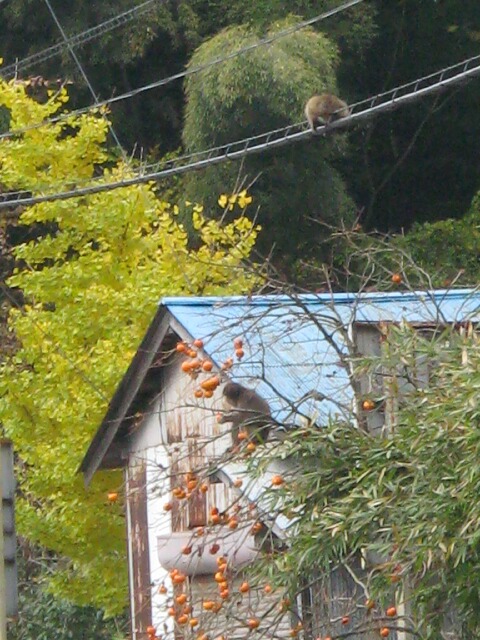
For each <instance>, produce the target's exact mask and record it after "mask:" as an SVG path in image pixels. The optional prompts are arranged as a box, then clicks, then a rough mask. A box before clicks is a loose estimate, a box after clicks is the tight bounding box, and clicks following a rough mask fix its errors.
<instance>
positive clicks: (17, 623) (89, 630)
mask: <svg viewBox="0 0 480 640" xmlns="http://www.w3.org/2000/svg"><path fill="white" fill-rule="evenodd" d="M55 564H56V563H55V561H53V560H52V559H49V558H48V557H45V556H42V554H40V552H39V550H38V549H35V550H32V549H29V553H28V554H26V555H25V556H22V557H21V558H20V561H19V563H18V576H19V603H18V610H19V613H18V617H17V618H16V619H15V620H14V621H12V622H11V624H10V625H9V628H8V637H9V638H11V639H12V640H51V639H52V638H57V640H87V639H88V640H112V638H118V639H119V640H120V638H121V637H122V635H123V636H124V635H125V634H121V633H120V632H119V627H118V623H123V627H124V628H125V629H126V628H127V624H126V620H113V619H109V620H105V619H103V616H102V612H101V611H98V610H96V609H94V608H93V607H78V606H76V605H74V604H72V603H71V602H68V601H67V600H64V599H62V598H57V597H55V596H54V595H52V594H51V593H50V592H49V591H48V589H47V588H46V584H47V583H48V580H46V576H47V575H48V573H49V572H50V571H52V570H55Z"/></svg>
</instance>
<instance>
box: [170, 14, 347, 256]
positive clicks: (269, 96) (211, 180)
mask: <svg viewBox="0 0 480 640" xmlns="http://www.w3.org/2000/svg"><path fill="white" fill-rule="evenodd" d="M294 21H295V18H293V17H291V18H289V19H287V20H283V21H278V22H276V23H275V24H274V25H273V26H272V27H271V29H270V30H269V32H268V34H267V35H272V34H274V33H276V32H277V31H280V30H283V29H285V28H286V27H287V26H288V25H290V24H292V22H294ZM257 40H258V35H257V33H256V32H255V31H254V30H253V29H249V28H247V27H232V28H229V29H226V30H224V31H222V32H221V33H219V34H218V35H217V36H215V37H214V38H212V39H211V40H209V41H208V42H206V43H205V44H203V45H202V46H201V47H200V48H199V49H198V50H197V51H196V52H195V54H194V56H193V57H192V59H191V62H190V65H191V66H196V65H200V64H202V63H204V62H205V61H207V60H211V59H212V58H216V57H218V56H224V55H228V54H229V53H231V52H233V51H235V50H236V49H238V48H240V47H244V46H249V45H252V44H253V43H255V42H257ZM337 64H338V55H337V49H336V47H335V45H334V44H333V43H332V42H331V41H330V40H329V39H328V38H327V37H326V36H324V35H323V34H321V33H316V32H315V31H314V30H313V29H305V30H303V31H301V32H297V33H294V34H292V35H289V36H286V37H282V38H281V39H279V40H276V41H274V42H272V44H271V45H269V46H268V47H259V48H256V49H253V50H252V51H250V52H249V53H248V54H246V55H244V56H239V57H234V58H232V59H230V60H227V61H226V62H224V63H223V64H222V65H218V66H215V67H211V68H209V69H208V70H206V71H204V72H201V73H198V74H196V75H195V76H191V77H189V78H188V80H187V82H186V93H187V98H188V103H187V107H186V114H185V127H184V132H183V138H184V143H185V146H186V148H187V149H188V151H196V150H199V149H202V148H206V147H210V146H213V145H221V144H225V143H227V142H231V141H234V140H240V139H243V138H245V137H248V136H252V135H256V134H259V133H263V132H266V131H269V130H271V129H275V128H277V127H282V126H285V125H288V124H293V123H296V122H299V121H301V120H303V119H304V115H303V107H304V104H305V102H306V100H307V99H308V98H309V97H310V96H311V95H313V94H314V93H321V92H323V91H327V90H328V91H332V92H333V93H336V92H337V88H336V79H335V68H336V66H337ZM342 142H343V141H342V140H341V138H340V137H338V136H337V137H335V138H334V140H333V143H332V142H331V141H330V140H326V139H320V140H308V141H307V142H306V143H305V144H302V145H296V146H291V147H289V148H287V149H286V150H276V151H275V153H272V154H269V153H265V154H263V155H262V156H261V157H251V158H248V159H247V160H246V161H245V163H244V164H243V165H242V166H241V168H240V169H239V166H237V165H234V166H230V165H224V166H222V167H221V168H220V169H217V168H216V167H213V168H210V169H208V170H207V171H203V172H202V173H195V174H194V173H192V174H190V175H189V176H188V177H187V179H186V188H187V191H188V193H189V196H190V197H191V198H194V199H201V200H202V201H205V202H207V203H208V202H211V200H210V201H209V198H210V199H211V198H212V193H213V192H215V193H218V191H220V190H221V189H224V188H225V185H228V186H229V188H231V189H233V186H234V185H235V183H236V182H237V183H238V181H239V180H238V172H239V171H240V176H241V178H240V182H242V180H243V181H244V182H246V183H247V184H248V182H249V181H250V180H252V178H257V180H256V182H255V184H254V186H253V188H252V189H253V190H252V193H253V194H254V195H255V196H256V203H257V204H258V205H259V206H260V212H259V220H260V221H261V222H262V224H263V225H264V226H265V228H266V229H267V231H268V235H266V236H265V243H264V244H263V245H261V246H262V248H264V249H269V248H270V247H271V245H272V241H273V242H274V243H275V244H276V246H277V249H278V255H279V256H281V261H282V263H283V265H284V267H285V253H286V254H287V255H290V256H293V257H296V256H298V255H300V256H302V257H303V258H304V257H305V256H306V254H308V253H309V252H312V251H315V253H317V252H318V239H319V238H321V237H322V236H324V235H325V230H324V229H323V228H322V227H321V226H320V224H319V222H333V221H336V222H340V220H341V219H344V220H349V219H350V218H351V216H352V204H351V201H350V199H349V197H348V195H347V193H346V189H345V185H344V183H343V180H342V178H341V177H340V175H339V173H338V172H337V171H336V169H335V168H334V166H333V165H332V158H333V157H334V156H335V150H336V149H338V148H341V147H342ZM212 189H213V190H214V191H213V192H212ZM309 218H312V220H309ZM279 259H280V258H279ZM287 268H288V267H287Z"/></svg>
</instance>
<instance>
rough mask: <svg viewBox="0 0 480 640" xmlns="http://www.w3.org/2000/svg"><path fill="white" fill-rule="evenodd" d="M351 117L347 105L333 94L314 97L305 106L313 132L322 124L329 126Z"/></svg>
mask: <svg viewBox="0 0 480 640" xmlns="http://www.w3.org/2000/svg"><path fill="white" fill-rule="evenodd" d="M349 115H350V109H349V108H348V105H347V103H346V102H345V101H344V100H341V99H340V98H337V96H334V95H332V94H331V93H322V94H321V95H319V96H312V97H311V98H310V99H309V100H308V101H307V104H306V105H305V116H306V118H307V120H308V124H309V126H310V128H311V129H312V131H315V130H316V128H317V127H318V126H319V125H321V124H329V123H330V122H334V121H335V120H339V119H340V118H346V117H347V116H349Z"/></svg>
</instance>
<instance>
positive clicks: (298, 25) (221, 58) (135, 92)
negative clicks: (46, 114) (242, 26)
mask: <svg viewBox="0 0 480 640" xmlns="http://www.w3.org/2000/svg"><path fill="white" fill-rule="evenodd" d="M363 1H364V0H348V2H345V3H344V4H342V5H339V6H338V7H336V8H335V9H331V10H330V11H325V12H324V13H322V14H320V15H318V16H315V17H314V18H310V19H309V20H304V21H302V22H297V23H296V24H294V25H292V26H291V27H288V28H286V29H283V30H282V31H278V32H277V33H274V34H272V35H271V36H266V37H264V38H260V39H259V40H257V41H256V42H254V43H253V44H249V45H246V46H245V47H241V48H240V49H237V50H236V51H232V53H229V54H227V55H226V56H219V57H218V58H213V59H212V60H209V61H208V62H205V63H203V64H199V65H197V66H195V67H190V68H189V69H186V70H185V71H181V72H180V73H176V74H174V75H172V76H168V77H167V78H163V79H161V80H156V81H155V82H151V83H149V84H146V85H143V86H142V87H138V88H137V89H132V90H131V91H127V92H126V93H123V94H120V95H118V96H113V97H112V98H109V99H107V100H102V101H97V102H96V103H95V104H93V105H90V106H88V107H83V108H81V109H76V110H75V111H69V112H68V113H63V114H61V115H59V116H56V117H53V118H47V119H46V120H43V122H38V123H36V124H32V125H28V126H26V127H21V128H20V129H14V130H11V131H7V132H5V133H2V134H0V140H1V139H3V138H10V137H12V136H14V135H17V134H21V133H26V132H27V131H31V130H33V129H38V128H40V127H44V126H46V125H49V124H55V123H57V122H62V121H64V120H68V119H70V118H71V117H73V116H77V115H82V114H83V113H87V112H88V111H91V110H93V109H100V108H101V107H106V106H109V105H112V104H114V103H116V102H120V101H122V100H126V99H128V98H133V97H135V96H138V95H140V94H142V93H145V92H146V91H150V90H151V89H157V88H158V87H163V86H165V85H167V84H170V83H171V82H174V81H175V80H180V79H181V78H186V77H187V76H191V75H194V74H196V73H199V72H200V71H205V70H206V69H209V68H210V67H213V66H214V65H217V64H221V63H222V62H225V61H227V60H231V59H233V58H236V57H238V56H240V55H242V54H244V53H247V52H249V51H253V50H254V49H257V48H258V47H261V46H264V45H267V44H271V43H272V42H275V41H276V40H279V39H280V38H283V37H285V36H288V35H291V34H293V33H296V32H297V31H300V30H301V29H305V28H306V27H308V26H311V25H312V24H315V23H316V22H320V21H322V20H325V19H326V18H330V17H331V16H334V15H336V14H338V13H341V12H342V11H345V10H346V9H350V7H353V6H355V5H356V4H360V3H361V2H363Z"/></svg>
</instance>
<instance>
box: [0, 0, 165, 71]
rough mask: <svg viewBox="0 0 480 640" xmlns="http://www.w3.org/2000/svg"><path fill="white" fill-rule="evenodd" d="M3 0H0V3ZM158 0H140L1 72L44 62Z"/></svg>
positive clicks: (140, 13) (127, 18)
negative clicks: (134, 5) (140, 0)
mask: <svg viewBox="0 0 480 640" xmlns="http://www.w3.org/2000/svg"><path fill="white" fill-rule="evenodd" d="M4 1H5V0H0V4H1V3H2V2H4ZM157 2H158V0H146V2H142V3H141V4H139V5H137V6H136V7H133V8H132V9H128V10H127V11H124V12H123V13H119V14H118V15H116V16H114V17H113V18H109V19H108V20H105V21H104V22H101V23H100V24H98V25H96V26H95V27H91V28H90V29H87V30H86V31H82V32H81V33H77V34H76V35H74V36H72V37H71V38H68V39H67V40H66V41H64V42H58V43H57V44H54V45H52V46H51V47H47V48H46V49H43V50H42V51H38V52H37V53H34V54H32V55H31V56H27V57H26V58H23V59H22V60H19V61H18V62H14V63H12V64H9V65H6V66H5V67H3V68H2V69H1V74H0V75H2V76H3V77H4V78H12V77H14V76H15V75H16V73H17V72H18V71H20V70H21V69H28V68H29V67H32V66H34V65H35V64H37V63H40V62H45V61H46V60H49V59H50V58H53V57H55V56H56V55H58V54H60V53H61V52H62V51H63V50H64V49H65V48H66V47H67V46H68V45H70V46H72V47H78V46H80V45H82V44H85V43H86V42H89V41H90V40H93V39H95V38H97V37H99V36H101V35H103V34H105V33H108V32H109V31H111V30H112V29H116V28H117V27H120V26H121V25H123V24H126V23H127V22H129V21H130V20H133V19H134V18H136V17H137V16H140V15H142V14H144V13H147V12H148V11H152V10H153V9H154V8H155V4H156V3H157Z"/></svg>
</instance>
